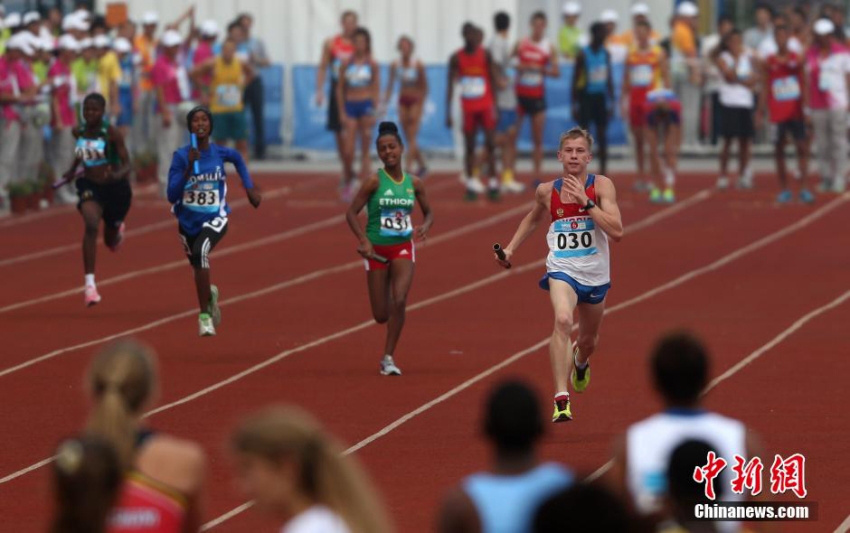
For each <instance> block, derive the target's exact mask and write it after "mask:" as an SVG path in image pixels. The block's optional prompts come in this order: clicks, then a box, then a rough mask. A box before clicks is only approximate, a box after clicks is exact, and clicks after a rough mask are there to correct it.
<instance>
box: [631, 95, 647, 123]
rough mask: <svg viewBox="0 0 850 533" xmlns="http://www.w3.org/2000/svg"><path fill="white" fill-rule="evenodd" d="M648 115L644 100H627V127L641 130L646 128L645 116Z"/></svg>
mask: <svg viewBox="0 0 850 533" xmlns="http://www.w3.org/2000/svg"><path fill="white" fill-rule="evenodd" d="M648 114H649V106H648V105H647V102H646V99H645V97H644V99H642V100H632V99H630V100H629V126H631V127H632V128H642V127H643V126H646V116H647V115H648Z"/></svg>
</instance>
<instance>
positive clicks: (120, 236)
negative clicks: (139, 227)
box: [109, 222, 124, 252]
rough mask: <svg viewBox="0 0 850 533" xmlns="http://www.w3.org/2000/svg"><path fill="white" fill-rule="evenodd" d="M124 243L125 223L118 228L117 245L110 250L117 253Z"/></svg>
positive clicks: (110, 247)
mask: <svg viewBox="0 0 850 533" xmlns="http://www.w3.org/2000/svg"><path fill="white" fill-rule="evenodd" d="M122 242H124V223H123V222H122V223H121V225H120V226H118V240H116V241H115V244H113V245H112V246H109V249H110V250H112V251H113V252H117V251H118V250H120V249H121V243H122Z"/></svg>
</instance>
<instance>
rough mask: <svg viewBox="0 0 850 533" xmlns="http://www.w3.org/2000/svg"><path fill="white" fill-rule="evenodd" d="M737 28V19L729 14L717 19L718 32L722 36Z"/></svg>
mask: <svg viewBox="0 0 850 533" xmlns="http://www.w3.org/2000/svg"><path fill="white" fill-rule="evenodd" d="M734 29H735V21H734V20H732V17H730V16H729V15H723V16H722V17H720V20H718V21H717V33H718V35H720V36H721V37H723V36H724V35H726V34H727V33H729V32H730V31H732V30H734Z"/></svg>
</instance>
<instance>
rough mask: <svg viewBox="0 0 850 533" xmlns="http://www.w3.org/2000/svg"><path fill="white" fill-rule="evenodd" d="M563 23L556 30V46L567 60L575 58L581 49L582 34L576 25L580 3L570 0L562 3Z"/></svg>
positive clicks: (579, 12)
mask: <svg viewBox="0 0 850 533" xmlns="http://www.w3.org/2000/svg"><path fill="white" fill-rule="evenodd" d="M563 13H564V25H563V26H561V31H559V32H558V48H559V51H560V52H561V55H562V56H564V58H566V59H567V60H569V61H573V60H575V58H576V56H577V55H578V52H579V50H581V47H582V45H584V44H585V43H583V42H582V39H583V36H582V33H581V28H579V26H578V18H579V16H581V4H579V3H578V2H576V1H575V0H570V1H568V2H566V3H565V4H564V9H563Z"/></svg>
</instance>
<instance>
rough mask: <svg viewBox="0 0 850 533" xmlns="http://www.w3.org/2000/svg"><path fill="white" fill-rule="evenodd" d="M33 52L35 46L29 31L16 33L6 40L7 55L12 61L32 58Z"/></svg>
mask: <svg viewBox="0 0 850 533" xmlns="http://www.w3.org/2000/svg"><path fill="white" fill-rule="evenodd" d="M33 54H35V48H34V47H33V41H32V39H31V38H30V34H29V33H27V32H20V33H16V34H14V35H13V36H12V37H10V38H9V40H8V41H6V55H8V56H9V60H11V61H17V60H20V59H26V58H30V57H32V56H33Z"/></svg>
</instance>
